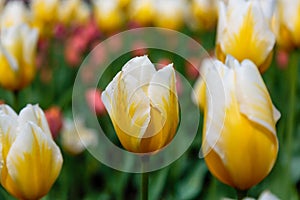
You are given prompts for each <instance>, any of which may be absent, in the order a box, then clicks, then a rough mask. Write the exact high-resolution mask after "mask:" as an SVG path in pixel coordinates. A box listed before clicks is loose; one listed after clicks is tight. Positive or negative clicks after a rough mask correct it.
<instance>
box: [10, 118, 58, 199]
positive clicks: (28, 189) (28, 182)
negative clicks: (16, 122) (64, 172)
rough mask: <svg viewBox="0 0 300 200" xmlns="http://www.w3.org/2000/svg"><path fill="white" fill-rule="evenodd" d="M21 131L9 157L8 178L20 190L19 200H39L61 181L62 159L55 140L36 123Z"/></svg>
mask: <svg viewBox="0 0 300 200" xmlns="http://www.w3.org/2000/svg"><path fill="white" fill-rule="evenodd" d="M20 130H22V131H20V132H19V134H18V135H17V137H16V140H15V142H14V143H13V144H12V146H11V149H10V151H9V153H8V155H7V160H6V164H7V168H8V176H10V178H11V180H12V181H13V183H14V184H15V186H16V188H18V191H16V194H15V195H16V197H18V198H21V199H39V198H41V197H43V196H44V195H45V194H47V193H48V192H49V190H50V188H51V186H52V185H53V183H54V181H55V180H56V178H57V177H58V175H59V172H60V169H61V166H62V155H61V152H60V150H59V148H58V146H57V145H56V144H55V143H54V141H53V140H52V138H51V137H49V136H48V135H47V134H45V133H43V131H42V130H41V129H40V128H39V127H38V126H36V125H35V124H33V123H32V122H29V123H27V124H24V125H23V126H21V127H20ZM11 192H12V194H13V195H14V192H15V191H11ZM18 195H21V196H18Z"/></svg>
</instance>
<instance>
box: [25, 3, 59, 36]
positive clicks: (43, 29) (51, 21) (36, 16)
mask: <svg viewBox="0 0 300 200" xmlns="http://www.w3.org/2000/svg"><path fill="white" fill-rule="evenodd" d="M58 8H59V0H32V1H31V2H30V9H31V13H32V21H33V26H34V27H35V28H37V29H38V30H39V33H40V35H42V36H49V35H51V34H52V29H53V26H54V25H55V23H56V22H57V19H58Z"/></svg>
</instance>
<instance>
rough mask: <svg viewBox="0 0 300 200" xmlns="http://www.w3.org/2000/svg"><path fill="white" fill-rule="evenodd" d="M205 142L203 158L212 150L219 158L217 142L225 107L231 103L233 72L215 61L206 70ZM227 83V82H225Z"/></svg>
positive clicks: (224, 115)
mask: <svg viewBox="0 0 300 200" xmlns="http://www.w3.org/2000/svg"><path fill="white" fill-rule="evenodd" d="M205 78H206V83H207V88H206V103H207V104H206V106H207V108H208V109H206V124H205V126H206V132H205V136H206V142H207V145H208V146H204V152H203V153H204V156H205V155H206V154H207V153H208V152H209V150H210V149H211V148H213V149H214V150H215V151H216V152H217V153H218V154H219V155H220V156H221V158H223V157H224V155H223V154H224V152H223V151H222V150H221V149H220V147H219V146H218V144H217V142H218V140H219V138H220V135H221V131H222V129H223V126H224V119H225V117H226V106H227V105H228V104H229V103H230V102H231V98H232V95H230V93H232V89H233V88H234V86H233V78H234V73H233V70H231V69H228V68H227V67H226V66H225V65H224V64H223V63H221V62H219V61H215V62H214V65H213V66H212V67H211V68H210V69H209V70H208V72H207V74H206V76H205ZM226 81H227V82H226Z"/></svg>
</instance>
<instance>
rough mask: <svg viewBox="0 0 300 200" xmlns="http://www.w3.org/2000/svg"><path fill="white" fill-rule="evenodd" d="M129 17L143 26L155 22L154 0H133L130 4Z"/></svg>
mask: <svg viewBox="0 0 300 200" xmlns="http://www.w3.org/2000/svg"><path fill="white" fill-rule="evenodd" d="M128 14H129V18H130V19H131V20H132V21H134V22H137V23H138V24H140V25H142V26H149V25H152V24H153V18H154V0H143V1H140V0H133V1H131V3H130V5H129V12H128Z"/></svg>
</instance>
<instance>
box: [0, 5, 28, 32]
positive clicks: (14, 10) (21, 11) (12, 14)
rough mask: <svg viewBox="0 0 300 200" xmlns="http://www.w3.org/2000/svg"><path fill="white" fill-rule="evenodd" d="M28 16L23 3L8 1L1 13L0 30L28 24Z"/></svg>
mask: <svg viewBox="0 0 300 200" xmlns="http://www.w3.org/2000/svg"><path fill="white" fill-rule="evenodd" d="M29 14H30V13H29V10H28V9H27V8H26V5H25V4H24V2H23V1H8V2H7V4H6V5H5V7H4V9H3V11H2V13H1V17H0V20H1V28H2V27H10V26H13V25H20V24H23V23H29V22H30V19H29Z"/></svg>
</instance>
